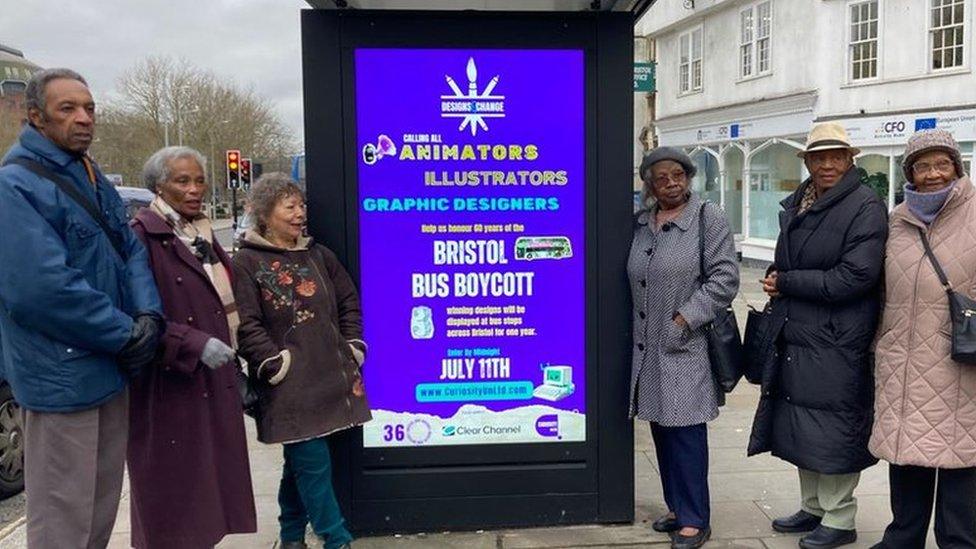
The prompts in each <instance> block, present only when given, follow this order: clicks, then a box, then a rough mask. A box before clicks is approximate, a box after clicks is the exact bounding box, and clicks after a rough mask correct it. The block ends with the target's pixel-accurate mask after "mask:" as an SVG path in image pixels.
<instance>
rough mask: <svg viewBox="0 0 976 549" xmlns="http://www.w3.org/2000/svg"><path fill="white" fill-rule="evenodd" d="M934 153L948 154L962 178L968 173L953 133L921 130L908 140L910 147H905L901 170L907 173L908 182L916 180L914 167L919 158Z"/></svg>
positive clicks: (938, 130) (957, 173)
mask: <svg viewBox="0 0 976 549" xmlns="http://www.w3.org/2000/svg"><path fill="white" fill-rule="evenodd" d="M932 151H943V152H945V153H947V154H948V155H949V158H951V159H952V163H953V164H955V166H956V175H957V176H959V177H962V176H963V175H964V174H965V173H966V172H965V170H964V169H963V167H962V154H961V153H960V152H959V144H958V143H956V140H955V138H953V137H952V134H951V133H949V132H948V131H946V130H940V129H938V128H936V129H932V130H921V131H917V132H915V134H914V135H912V136H911V137H910V138H908V145H906V146H905V159H904V160H903V161H902V163H901V168H902V170H904V171H905V179H906V180H907V181H914V180H915V178H914V177H912V165H913V164H915V161H916V160H918V157H919V156H922V155H923V154H925V153H927V152H932Z"/></svg>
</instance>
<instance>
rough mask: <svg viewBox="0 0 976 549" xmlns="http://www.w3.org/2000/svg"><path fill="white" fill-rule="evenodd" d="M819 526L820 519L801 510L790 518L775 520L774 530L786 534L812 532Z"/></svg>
mask: <svg viewBox="0 0 976 549" xmlns="http://www.w3.org/2000/svg"><path fill="white" fill-rule="evenodd" d="M817 526H820V517H818V516H817V515H814V514H811V513H807V512H806V511H804V510H803V509H800V510H799V511H797V512H795V513H793V514H792V515H790V516H788V517H780V518H778V519H775V520H773V530H776V531H777V532H782V533H784V534H794V533H796V532H812V531H813V529H814V528H816V527H817Z"/></svg>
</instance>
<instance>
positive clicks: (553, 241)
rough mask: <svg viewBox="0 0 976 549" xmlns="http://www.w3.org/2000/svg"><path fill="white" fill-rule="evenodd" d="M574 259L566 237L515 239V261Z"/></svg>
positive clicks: (526, 237)
mask: <svg viewBox="0 0 976 549" xmlns="http://www.w3.org/2000/svg"><path fill="white" fill-rule="evenodd" d="M567 257H573V247H572V246H571V245H570V243H569V237H565V236H520V237H518V238H516V239H515V259H521V260H526V261H532V260H533V259H565V258H567Z"/></svg>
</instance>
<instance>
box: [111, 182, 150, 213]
mask: <svg viewBox="0 0 976 549" xmlns="http://www.w3.org/2000/svg"><path fill="white" fill-rule="evenodd" d="M115 190H117V191H119V196H121V197H122V203H123V204H125V215H126V217H128V218H129V219H132V218H133V217H134V216H135V215H136V212H138V211H139V210H140V209H142V208H145V207H146V206H148V205H149V204H151V203H152V201H153V198H155V195H154V194H153V193H152V191H150V190H149V189H143V188H142V187H121V186H120V187H115Z"/></svg>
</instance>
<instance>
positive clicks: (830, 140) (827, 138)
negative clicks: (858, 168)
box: [796, 122, 861, 158]
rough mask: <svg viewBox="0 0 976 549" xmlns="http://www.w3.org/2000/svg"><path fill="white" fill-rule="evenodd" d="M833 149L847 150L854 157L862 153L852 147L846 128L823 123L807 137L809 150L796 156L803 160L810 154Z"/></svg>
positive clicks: (815, 127) (816, 126)
mask: <svg viewBox="0 0 976 549" xmlns="http://www.w3.org/2000/svg"><path fill="white" fill-rule="evenodd" d="M831 149H847V150H849V151H851V154H852V155H853V156H857V155H858V154H860V153H861V149H858V148H857V147H852V146H851V140H850V139H849V138H848V137H847V132H846V131H845V130H844V126H841V125H840V124H838V123H836V122H823V123H820V124H817V125H815V126H814V127H813V129H812V130H810V135H808V136H807V148H806V149H804V150H802V151H800V152H798V153H796V155H797V156H799V157H800V158H803V157H805V156H806V155H807V154H808V153H812V152H817V151H828V150H831Z"/></svg>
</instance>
